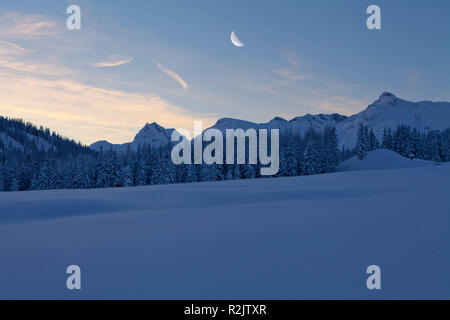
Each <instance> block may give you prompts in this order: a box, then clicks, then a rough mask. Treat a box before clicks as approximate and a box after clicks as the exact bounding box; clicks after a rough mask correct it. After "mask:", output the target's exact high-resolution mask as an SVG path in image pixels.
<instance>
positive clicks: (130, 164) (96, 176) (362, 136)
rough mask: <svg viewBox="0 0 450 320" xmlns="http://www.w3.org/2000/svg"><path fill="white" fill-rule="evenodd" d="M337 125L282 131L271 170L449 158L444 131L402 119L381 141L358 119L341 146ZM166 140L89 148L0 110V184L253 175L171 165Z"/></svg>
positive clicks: (72, 185) (244, 169) (252, 172)
mask: <svg viewBox="0 0 450 320" xmlns="http://www.w3.org/2000/svg"><path fill="white" fill-rule="evenodd" d="M338 145H339V141H338V138H337V135H336V129H335V128H332V127H329V128H326V129H325V130H324V131H323V132H315V131H314V130H312V129H310V130H308V131H307V132H306V134H305V135H304V136H301V135H298V134H295V133H282V134H281V135H280V169H279V172H278V174H277V175H276V176H299V175H313V174H322V173H328V172H333V171H334V170H335V168H336V167H337V165H338V164H339V163H340V162H341V161H343V160H345V159H347V158H349V157H352V156H354V155H357V156H358V157H360V158H363V157H364V156H365V155H366V154H367V152H369V151H371V150H374V149H377V148H381V147H382V148H387V149H391V150H393V151H395V152H398V153H400V154H402V155H404V156H407V157H410V156H413V157H416V158H420V159H425V160H432V161H450V130H449V129H447V130H445V131H444V132H439V131H430V132H428V133H426V134H425V133H419V132H418V131H417V130H415V129H412V128H410V127H408V126H399V127H398V128H397V129H396V130H385V133H384V136H383V139H382V141H378V139H377V138H376V137H375V134H374V133H373V131H372V130H371V129H369V128H368V127H366V126H364V125H361V126H360V128H359V130H358V136H357V141H356V146H355V148H353V149H348V148H346V147H344V148H342V149H341V150H339V148H338ZM171 149H172V144H170V143H168V144H165V145H158V146H151V145H143V146H141V147H139V148H138V149H137V150H135V151H133V150H128V151H126V152H118V151H111V150H110V151H103V152H98V151H94V150H92V149H90V148H88V147H86V146H82V145H81V144H79V143H75V142H74V141H73V140H69V139H65V138H62V137H61V136H59V135H57V134H56V133H50V130H49V129H44V128H37V127H35V126H33V125H31V124H29V123H24V122H23V121H21V120H13V119H6V118H2V117H0V191H21V190H48V189H85V188H110V187H131V186H144V185H153V184H168V183H185V182H197V181H217V180H232V179H253V178H259V177H260V175H259V170H258V169H259V168H260V165H259V164H257V165H249V164H246V165H226V164H223V165H205V164H203V165H178V166H176V165H174V164H173V163H172V161H171V158H170V153H171Z"/></svg>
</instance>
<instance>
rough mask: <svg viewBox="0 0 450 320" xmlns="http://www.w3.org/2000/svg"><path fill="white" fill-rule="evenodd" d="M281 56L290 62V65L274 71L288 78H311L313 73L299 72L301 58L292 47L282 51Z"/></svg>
mask: <svg viewBox="0 0 450 320" xmlns="http://www.w3.org/2000/svg"><path fill="white" fill-rule="evenodd" d="M281 58H282V59H283V60H285V61H286V62H287V63H288V65H289V66H288V67H283V68H276V69H274V70H272V71H273V73H275V74H277V75H278V76H280V77H283V78H285V79H288V80H304V79H308V78H311V75H308V74H304V73H303V72H299V69H300V58H299V56H298V55H297V53H296V52H295V51H294V50H292V49H285V50H283V51H282V52H281Z"/></svg>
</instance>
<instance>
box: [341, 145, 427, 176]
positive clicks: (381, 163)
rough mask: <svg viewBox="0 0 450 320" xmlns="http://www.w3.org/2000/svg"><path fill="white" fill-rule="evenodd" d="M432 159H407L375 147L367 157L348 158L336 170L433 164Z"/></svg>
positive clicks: (377, 168)
mask: <svg viewBox="0 0 450 320" xmlns="http://www.w3.org/2000/svg"><path fill="white" fill-rule="evenodd" d="M435 165H436V163H435V162H433V161H426V160H420V159H413V160H411V159H408V158H405V157H403V156H401V155H399V154H398V153H396V152H394V151H391V150H387V149H377V150H374V151H371V152H369V153H368V155H367V157H366V158H364V159H362V160H359V159H358V157H356V156H355V157H353V158H350V159H348V160H346V161H344V162H343V163H341V164H340V165H339V167H338V168H337V170H338V171H358V170H381V169H400V168H417V167H429V166H435Z"/></svg>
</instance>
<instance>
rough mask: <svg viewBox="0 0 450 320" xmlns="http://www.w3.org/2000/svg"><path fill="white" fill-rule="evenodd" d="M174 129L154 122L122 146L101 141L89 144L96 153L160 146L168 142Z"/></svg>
mask: <svg viewBox="0 0 450 320" xmlns="http://www.w3.org/2000/svg"><path fill="white" fill-rule="evenodd" d="M173 131H174V129H165V128H163V127H162V126H160V125H159V124H157V123H156V122H153V123H147V124H146V125H145V126H144V127H143V128H142V129H141V130H140V131H139V132H138V134H137V135H136V136H135V137H134V140H133V141H132V142H127V143H123V144H112V143H109V142H108V141H105V140H102V141H97V142H95V143H93V144H91V146H90V147H91V148H92V149H94V150H97V151H102V150H103V151H109V150H114V151H121V152H125V151H127V150H128V149H129V150H134V151H135V150H137V149H138V148H139V146H143V145H152V146H155V147H157V146H161V145H164V144H166V143H168V142H169V141H170V137H171V135H172V132H173Z"/></svg>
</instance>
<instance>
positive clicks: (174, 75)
mask: <svg viewBox="0 0 450 320" xmlns="http://www.w3.org/2000/svg"><path fill="white" fill-rule="evenodd" d="M156 65H157V66H158V68H159V70H161V71H162V72H164V73H165V74H167V75H168V76H169V77H171V78H172V79H173V80H175V81H176V82H178V83H179V84H180V85H181V86H182V87H183V89H184V90H186V89H187V88H188V84H187V83H186V81H184V80H183V79H182V78H181V77H180V76H179V75H178V74H177V73H176V72H174V71H172V70H169V69H166V68H164V67H163V66H162V65H161V64H160V63H157V64H156Z"/></svg>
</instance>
